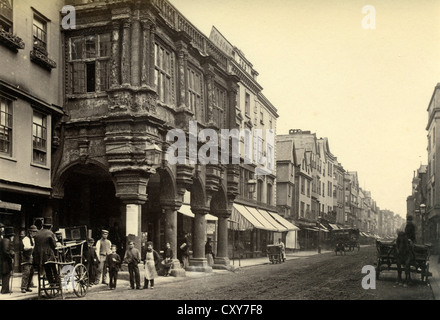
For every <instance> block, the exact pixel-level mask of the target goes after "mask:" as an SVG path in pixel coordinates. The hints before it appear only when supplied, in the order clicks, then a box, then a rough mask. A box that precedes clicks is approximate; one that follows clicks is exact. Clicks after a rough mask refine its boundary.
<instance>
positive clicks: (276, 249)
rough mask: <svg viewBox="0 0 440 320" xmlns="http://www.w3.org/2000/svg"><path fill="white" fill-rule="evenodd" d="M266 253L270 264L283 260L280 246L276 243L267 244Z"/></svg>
mask: <svg viewBox="0 0 440 320" xmlns="http://www.w3.org/2000/svg"><path fill="white" fill-rule="evenodd" d="M267 255H268V256H269V261H270V262H272V264H274V263H281V262H284V257H283V254H282V248H281V246H280V245H278V244H271V245H268V246H267Z"/></svg>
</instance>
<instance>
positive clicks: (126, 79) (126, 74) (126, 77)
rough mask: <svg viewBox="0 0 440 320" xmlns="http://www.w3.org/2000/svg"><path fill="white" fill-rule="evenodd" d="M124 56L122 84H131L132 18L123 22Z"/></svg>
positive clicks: (122, 58) (122, 60) (122, 59)
mask: <svg viewBox="0 0 440 320" xmlns="http://www.w3.org/2000/svg"><path fill="white" fill-rule="evenodd" d="M122 29H123V30H122V57H121V73H122V85H126V86H127V85H130V70H131V68H130V50H131V48H130V42H131V41H130V38H131V35H130V29H131V23H130V20H128V19H125V20H124V21H123V23H122Z"/></svg>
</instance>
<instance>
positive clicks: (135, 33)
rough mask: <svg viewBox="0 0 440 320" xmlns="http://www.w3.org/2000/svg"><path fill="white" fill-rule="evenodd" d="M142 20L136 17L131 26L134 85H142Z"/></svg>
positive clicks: (132, 76) (132, 81)
mask: <svg viewBox="0 0 440 320" xmlns="http://www.w3.org/2000/svg"><path fill="white" fill-rule="evenodd" d="M139 39H140V21H139V20H138V19H134V20H133V22H132V28H131V84H132V85H133V86H139V85H140V68H141V65H140V61H139V60H140V59H139V53H140V45H139Z"/></svg>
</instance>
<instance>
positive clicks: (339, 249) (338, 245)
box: [335, 242, 345, 256]
mask: <svg viewBox="0 0 440 320" xmlns="http://www.w3.org/2000/svg"><path fill="white" fill-rule="evenodd" d="M338 252H341V256H342V254H344V256H345V245H344V243H343V242H337V243H336V246H335V254H336V255H338Z"/></svg>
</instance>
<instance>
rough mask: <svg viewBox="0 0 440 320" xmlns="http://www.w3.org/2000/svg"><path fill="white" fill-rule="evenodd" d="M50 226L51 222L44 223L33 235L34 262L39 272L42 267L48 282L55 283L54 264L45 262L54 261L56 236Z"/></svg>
mask: <svg viewBox="0 0 440 320" xmlns="http://www.w3.org/2000/svg"><path fill="white" fill-rule="evenodd" d="M51 228H52V224H51V223H45V224H43V228H42V229H41V230H40V231H38V233H37V235H36V236H35V247H34V264H35V265H36V266H37V268H39V270H40V272H42V270H43V268H44V271H45V272H46V277H47V280H48V281H49V283H56V282H57V274H58V271H57V267H56V264H55V263H47V264H45V263H46V262H48V261H55V248H56V238H55V234H54V233H53V232H52V230H51Z"/></svg>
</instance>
